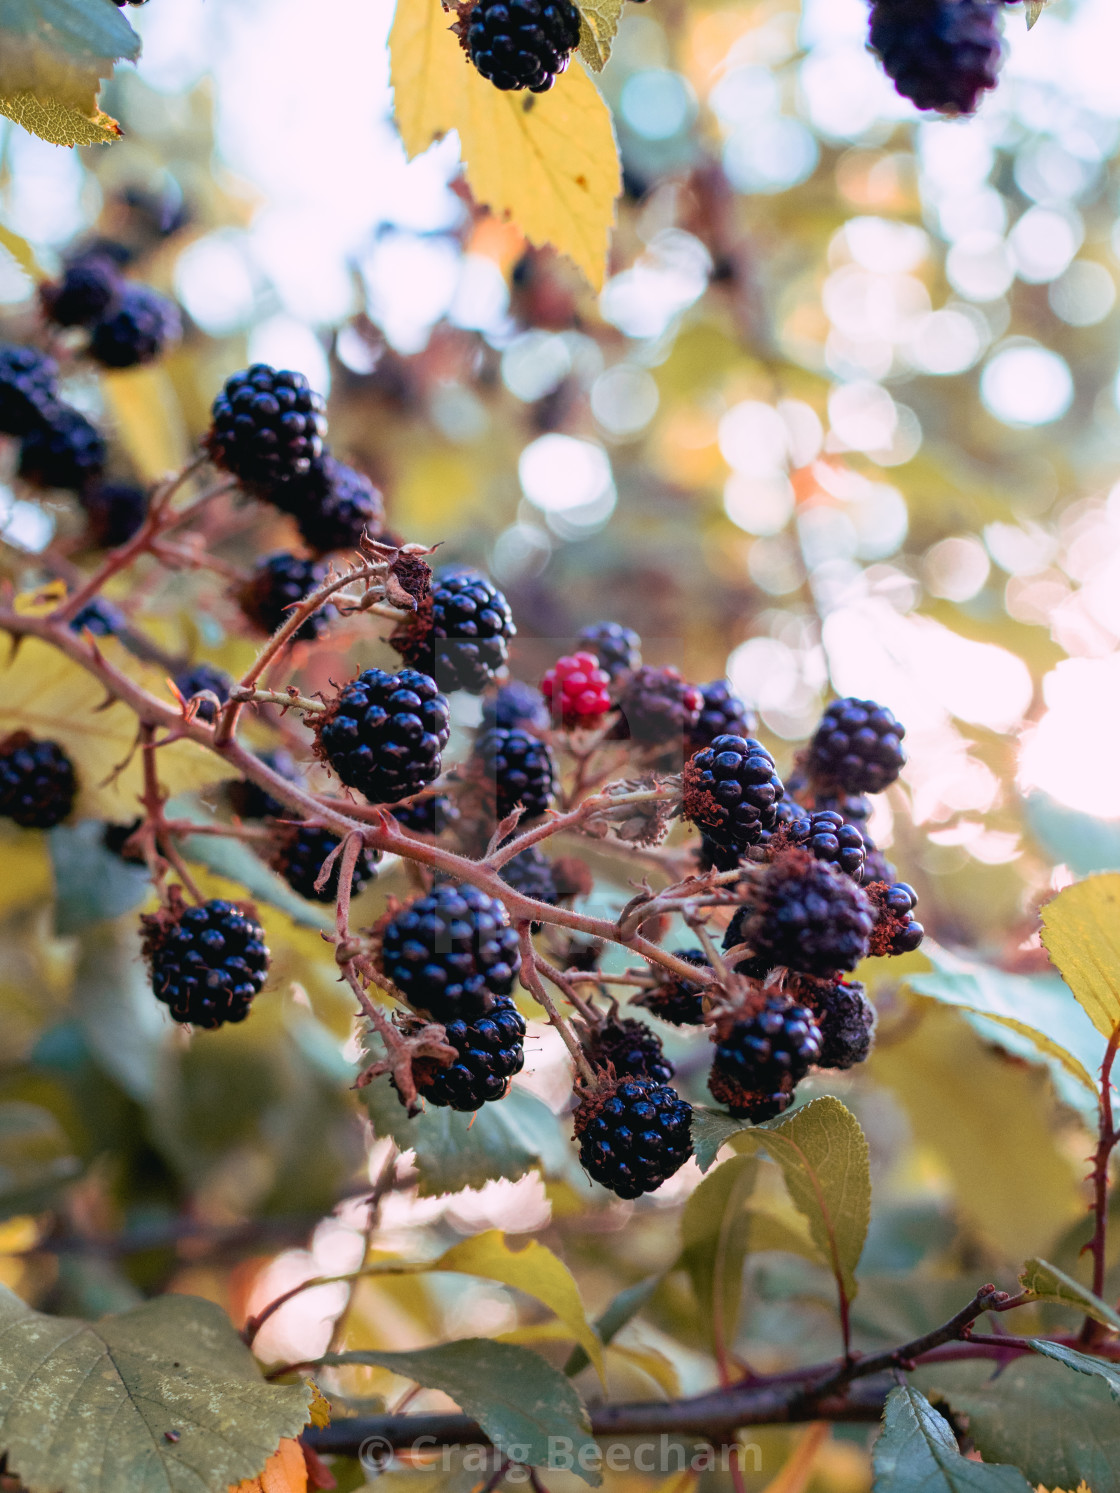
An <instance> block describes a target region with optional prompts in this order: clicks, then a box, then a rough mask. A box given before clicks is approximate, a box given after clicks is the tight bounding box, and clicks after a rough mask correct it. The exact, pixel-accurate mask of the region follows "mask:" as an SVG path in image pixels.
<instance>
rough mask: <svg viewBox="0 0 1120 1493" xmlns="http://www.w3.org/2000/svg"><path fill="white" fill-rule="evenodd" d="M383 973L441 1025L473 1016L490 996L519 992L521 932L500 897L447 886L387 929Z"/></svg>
mask: <svg viewBox="0 0 1120 1493" xmlns="http://www.w3.org/2000/svg"><path fill="white" fill-rule="evenodd" d="M381 968H382V970H383V971H384V973H385V974H386V975H387V976H388V978H389V979H390V980H392V982H393V984H394V985H395V986H396V987H397V989H398V990H399V991H400V992H401V994H402V995H403V996H404V997H405V999H406V1000H407V1001H408V1002H409V1004H410V1005H412V1006H415V1007H416V1008H417V1009H419V1010H421V1011H427V1012H429V1013H430V1014H431V1015H432V1016H434V1017H435V1019H436V1020H437V1021H454V1020H455V1019H456V1018H457V1017H460V1016H462V1017H465V1018H467V1019H470V1018H472V1017H474V1016H475V1015H477V1014H479V1013H481V1012H482V1011H483V1010H485V1009H486V1008H487V1004H488V1001H489V997H490V996H493V995H508V994H509V993H510V991H511V990H512V989H513V982H514V980H515V979H516V978H517V972H518V970H519V969H520V968H521V952H520V949H519V946H518V938H517V931H516V929H514V928H511V927H510V925H509V918H508V917H507V916H506V910H505V908H504V907H503V906H502V904H501V903H500V902H499V901H497V900H496V899H495V898H494V897H488V896H487V895H486V893H485V892H481V891H479V889H478V888H477V887H473V886H459V885H457V884H454V883H450V882H443V883H441V884H440V885H438V886H436V887H433V889H432V890H431V892H429V894H428V895H427V896H426V897H420V898H419V899H418V900H417V901H415V902H413V903H411V904H410V905H409V906H408V907H405V908H403V909H402V910H401V911H400V912H398V913H397V914H396V916H395V917H394V918H392V919H391V921H390V922H389V923H388V924H387V925H386V927H385V931H384V933H383V934H382V939H381Z"/></svg>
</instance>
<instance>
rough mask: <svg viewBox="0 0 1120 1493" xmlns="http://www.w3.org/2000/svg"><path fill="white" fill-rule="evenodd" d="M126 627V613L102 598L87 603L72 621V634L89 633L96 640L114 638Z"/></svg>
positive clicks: (98, 597)
mask: <svg viewBox="0 0 1120 1493" xmlns="http://www.w3.org/2000/svg"><path fill="white" fill-rule="evenodd" d="M124 626H125V620H124V613H123V612H122V611H121V610H120V608H119V607H115V606H114V605H113V603H112V602H111V601H106V600H105V599H104V598H103V597H101V596H95V597H94V598H93V600H92V601H87V602H86V604H85V606H84V607H83V608H82V609H81V611H80V612H75V613H74V615H73V617H71V619H70V631H71V632H88V633H92V634H93V636H94V637H95V638H114V637H116V636H117V634H118V633H119V632H120V631H121V630H122V629H123V628H124Z"/></svg>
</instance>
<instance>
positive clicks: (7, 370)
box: [0, 343, 58, 436]
mask: <svg viewBox="0 0 1120 1493" xmlns="http://www.w3.org/2000/svg"><path fill="white" fill-rule="evenodd" d="M57 377H58V365H57V364H56V363H55V361H54V359H53V358H48V357H47V355H46V353H41V352H37V351H36V350H35V348H33V347H15V346H12V345H11V344H9V343H4V344H0V435H17V436H24V435H29V434H30V433H31V431H33V430H37V429H38V428H39V427H40V426H41V425H44V424H46V423H48V422H49V421H50V420H51V419H52V418H53V416H54V415H55V414H56V413H57V400H58V396H57V392H56V389H55V380H56V379H57Z"/></svg>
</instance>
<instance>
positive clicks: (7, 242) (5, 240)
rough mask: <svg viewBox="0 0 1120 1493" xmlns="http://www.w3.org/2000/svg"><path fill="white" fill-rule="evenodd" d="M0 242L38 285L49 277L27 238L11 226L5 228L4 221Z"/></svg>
mask: <svg viewBox="0 0 1120 1493" xmlns="http://www.w3.org/2000/svg"><path fill="white" fill-rule="evenodd" d="M0 244H2V245H3V247H4V248H5V249H7V251H8V253H9V254H10V255H11V256H12V258H13V259H14V260H15V262H16V263H17V264H18V265H19V267H20V269H21V270H23V271H24V272H25V273H26V274H27V275H29V276H30V277H31V279H32V280H34V281H35V283H36V285H38V284H39V283H40V282H41V281H43V280H46V279H47V278H48V277H47V272H46V270H45V269H44V268H43V266H42V265H41V264H40V263H39V260H38V257H37V256H36V253H35V250H34V249H33V248H32V247H31V245H30V244H29V243H28V242H27V240H26V239H25V238H21V237H20V236H19V234H18V233H13V232H12V230H11V229H10V228H5V227H4V225H3V224H2V223H0Z"/></svg>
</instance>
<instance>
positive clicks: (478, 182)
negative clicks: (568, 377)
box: [389, 0, 621, 290]
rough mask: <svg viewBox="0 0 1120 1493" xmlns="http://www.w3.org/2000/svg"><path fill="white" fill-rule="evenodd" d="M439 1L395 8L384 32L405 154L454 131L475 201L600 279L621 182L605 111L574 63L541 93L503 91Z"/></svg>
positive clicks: (598, 284)
mask: <svg viewBox="0 0 1120 1493" xmlns="http://www.w3.org/2000/svg"><path fill="white" fill-rule="evenodd" d="M449 25H450V20H449V16H448V13H447V12H446V11H445V10H444V9H443V7H442V6H441V4H440V0H414V3H413V4H410V5H402V6H399V7H398V8H397V15H396V19H395V21H394V22H393V30H392V33H391V35H390V38H389V49H390V54H391V58H392V82H393V94H394V101H395V112H396V120H397V126H398V128H399V129H400V132H401V138H402V140H403V141H404V146H405V150H406V152H407V154H408V156H409V158H410V159H411V158H412V157H413V156H417V155H419V154H421V153H422V152H423V151H425V150H427V148H428V146H429V145H430V144H431V143H432V141H433V140H437V139H439V138H440V137H441V136H442V135H446V134H447V133H448V131H450V130H458V132H459V141H460V144H461V147H462V153H463V162H464V166H465V169H466V176H467V183H468V185H469V186H470V189H471V192H472V194H473V196H474V197H475V199H476V201H477V202H479V203H480V204H481V205H482V206H485V207H489V208H490V209H491V210H492V211H493V212H494V213H496V214H498V215H499V216H505V215H508V216H509V217H510V218H512V219H513V221H514V222H515V223H516V224H517V226H518V227H519V228H520V229H521V230H522V232H523V233H524V234H525V236H526V238H528V239H529V240H530V241H531V242H532V243H534V244H551V245H552V246H553V247H554V248H556V249H559V250H560V252H561V253H562V254H567V255H568V257H569V258H570V259H571V260H573V262H574V263H575V264H577V265H578V266H579V268H580V269H581V270H582V271H583V273H584V274H585V275H586V276H587V279H588V280H589V281H590V283H591V285H592V287H593V288H594V289H595V290H599V289H601V288H602V284H603V279H604V276H605V274H606V267H607V248H608V245H609V242H610V234H611V229H612V227H613V225H614V219H615V212H614V202H615V198H616V197H617V196H618V193H619V190H620V186H621V176H620V172H619V164H618V149H617V146H616V144H615V138H614V127H613V125H612V123H611V116H610V110H609V109H608V108H607V106H606V104H605V103H604V102H603V100H602V98H601V97H600V96H599V93H598V91H597V90H596V88H595V85H594V84H593V83H592V81H591V79H590V78H589V77H588V75H587V73H586V72H585V71H584V69H583V66H582V64H579V63H576V64H574V65H573V66H571V67H569V68H568V70H567V72H566V73H564V74H563V75H562V76H561V77H560V78H558V79H557V81H556V85H555V87H554V88H552V89H550V90H549V91H548V92H547V93H542V94H526V93H504V92H502V91H501V90H500V89H497V88H495V87H494V86H493V85H492V84H491V83H488V82H487V81H486V79H485V78H483V77H482V75H481V74H480V73H479V72H477V71H476V69H475V68H473V67H472V66H471V65H470V63H469V62H468V60H467V57H466V55H465V54H464V52H463V50H462V48H461V47H460V46H459V43H458V41H457V40H456V38H455V37H454V36H453V35H452V34H451V32H450V29H449Z"/></svg>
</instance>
